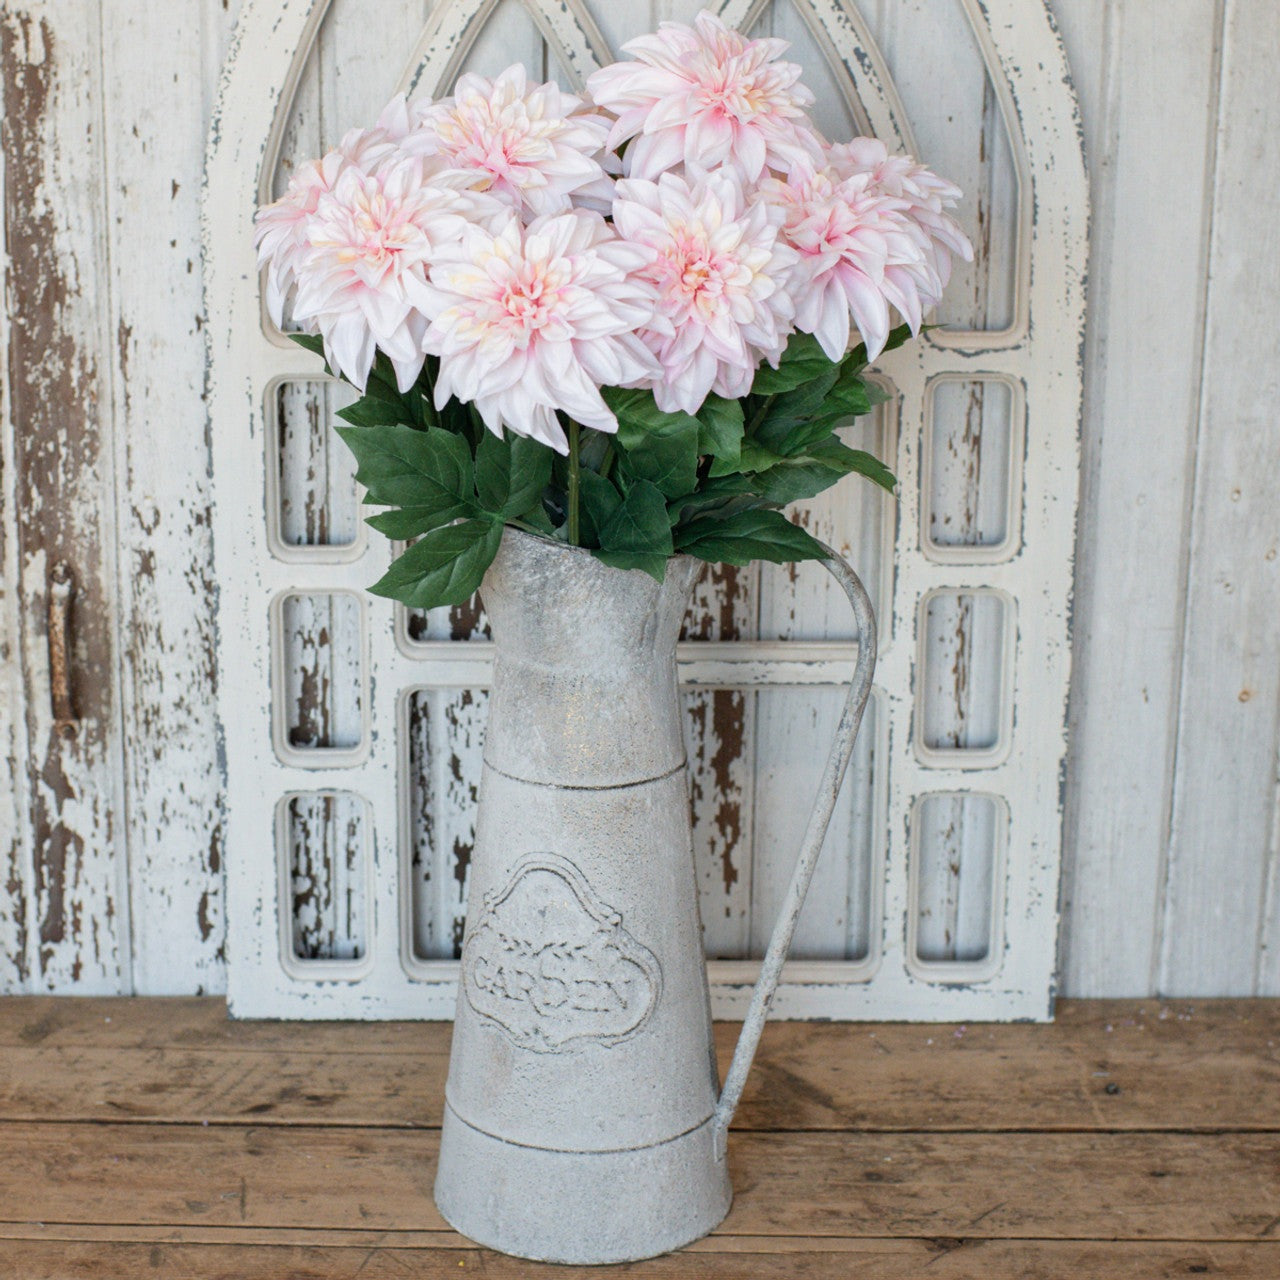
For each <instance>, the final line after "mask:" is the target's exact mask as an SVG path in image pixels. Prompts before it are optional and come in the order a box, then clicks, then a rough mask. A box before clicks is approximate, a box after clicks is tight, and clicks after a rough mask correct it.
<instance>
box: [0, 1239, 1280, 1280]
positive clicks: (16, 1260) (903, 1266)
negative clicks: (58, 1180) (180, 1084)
mask: <svg viewBox="0 0 1280 1280" xmlns="http://www.w3.org/2000/svg"><path fill="white" fill-rule="evenodd" d="M122 1234H123V1233H122ZM129 1234H131V1235H139V1236H141V1235H142V1233H141V1232H140V1231H138V1230H136V1229H135V1230H134V1231H132V1232H130V1233H129ZM171 1234H172V1233H168V1232H166V1233H165V1234H164V1238H160V1237H159V1235H157V1237H156V1238H153V1239H150V1240H148V1239H146V1238H145V1237H143V1238H142V1239H112V1240H75V1239H65V1240H60V1239H44V1240H11V1239H7V1240H5V1242H4V1252H3V1254H2V1255H0V1280H100V1278H101V1277H102V1276H104V1275H112V1276H114V1275H141V1274H148V1273H158V1274H164V1275H181V1276H183V1277H184V1280H349V1278H350V1277H351V1276H354V1275H356V1274H357V1273H358V1274H359V1275H360V1276H361V1278H362V1280H415V1278H417V1277H421V1280H438V1277H440V1276H443V1275H458V1276H463V1277H466V1276H470V1275H475V1274H480V1275H483V1276H485V1277H486V1278H487V1280H526V1277H527V1278H528V1280H534V1278H538V1280H586V1278H587V1277H599V1276H601V1275H602V1274H603V1271H602V1269H601V1268H596V1267H561V1266H554V1267H553V1266H545V1265H542V1264H539V1263H531V1262H525V1261H522V1260H520V1259H516V1258H504V1257H502V1256H500V1255H498V1254H493V1253H488V1252H485V1251H481V1250H478V1249H476V1248H474V1246H470V1245H469V1244H467V1243H466V1242H460V1243H459V1244H457V1245H443V1244H418V1245H407V1244H404V1243H401V1242H400V1241H399V1239H397V1240H396V1241H395V1242H389V1241H388V1240H387V1238H386V1237H385V1236H383V1235H380V1234H370V1235H369V1236H368V1237H367V1238H366V1239H364V1240H361V1241H359V1242H356V1241H354V1240H353V1241H352V1242H351V1243H334V1244H322V1245H317V1244H274V1243H270V1242H256V1241H255V1242H253V1243H244V1244H239V1243H215V1244H192V1243H187V1242H183V1241H175V1240H173V1239H172V1238H171ZM344 1234H352V1235H356V1234H357V1233H344ZM767 1245H774V1246H775V1247H773V1248H769V1247H767ZM767 1245H766V1247H765V1248H761V1247H760V1242H759V1241H757V1240H755V1239H752V1238H746V1239H741V1240H739V1239H737V1238H735V1237H732V1236H718V1237H714V1238H713V1239H712V1240H710V1241H707V1242H705V1245H704V1246H703V1247H701V1248H698V1249H696V1250H690V1251H684V1252H682V1253H678V1254H670V1255H668V1256H666V1257H663V1258H653V1259H651V1260H650V1261H647V1262H640V1263H633V1264H631V1265H630V1266H622V1267H611V1268H609V1270H608V1274H609V1275H625V1276H637V1277H642V1278H643V1280H743V1277H746V1276H750V1277H752V1278H753V1280H847V1278H848V1277H849V1276H850V1275H858V1276H863V1277H866V1278H867V1280H919V1277H920V1276H921V1275H925V1274H927V1275H928V1276H929V1277H930V1280H975V1277H981V1278H982V1280H1014V1278H1015V1277H1016V1280H1062V1277H1063V1276H1071V1277H1072V1280H1115V1277H1117V1276H1124V1277H1125V1280H1184V1278H1185V1277H1189V1276H1208V1277H1210V1280H1273V1277H1274V1276H1275V1274H1276V1269H1277V1268H1278V1267H1280V1245H1276V1244H1274V1243H1270V1242H1267V1243H1255V1244H1221V1243H1214V1244H1211V1245H1188V1244H1184V1243H1172V1242H1167V1241H1158V1242H1144V1243H1142V1244H1134V1243H1130V1242H1124V1241H1109V1242H1094V1241H1076V1240H1071V1241H1057V1240H1018V1241H1002V1240H957V1239H936V1240H883V1239H882V1240H857V1241H839V1242H835V1243H834V1244H830V1243H828V1242H826V1241H807V1240H797V1241H787V1242H772V1241H770V1242H767ZM708 1246H709V1247H708ZM711 1248H714V1249H716V1250H717V1252H711V1251H710V1249H711ZM720 1250H723V1252H720ZM925 1268H928V1270H927V1272H926V1271H925Z"/></svg>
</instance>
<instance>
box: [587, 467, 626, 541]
mask: <svg viewBox="0 0 1280 1280" xmlns="http://www.w3.org/2000/svg"><path fill="white" fill-rule="evenodd" d="M620 506H622V494H620V493H619V492H618V490H617V489H616V488H615V486H614V484H613V481H612V480H606V479H605V478H604V476H602V475H600V474H598V473H597V472H595V471H583V472H581V473H580V474H579V476H578V520H579V523H580V525H581V528H580V529H579V534H580V536H581V538H582V542H583V545H584V546H589V545H590V544H591V543H593V542H599V541H600V530H601V529H602V528H603V527H604V526H605V525H606V524H608V523H609V520H610V519H611V518H612V516H613V515H614V513H615V512H616V511H617V510H618V508H619V507H620Z"/></svg>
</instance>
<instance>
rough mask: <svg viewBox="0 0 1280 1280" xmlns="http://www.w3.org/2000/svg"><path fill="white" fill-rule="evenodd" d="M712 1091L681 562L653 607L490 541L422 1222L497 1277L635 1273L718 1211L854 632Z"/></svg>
mask: <svg viewBox="0 0 1280 1280" xmlns="http://www.w3.org/2000/svg"><path fill="white" fill-rule="evenodd" d="M826 565H827V568H828V569H829V570H830V571H831V572H832V573H833V574H834V575H835V576H836V578H837V579H838V580H839V581H840V583H841V585H842V586H843V587H844V589H845V591H846V592H847V593H848V596H849V599H850V600H851V602H852V604H853V607H854V612H855V614H856V615H857V620H858V634H859V637H860V644H859V649H858V661H857V666H856V669H855V672H854V678H853V683H852V686H851V688H850V691H849V697H848V701H847V703H846V706H845V711H844V715H843V717H842V719H841V722H840V727H839V730H838V732H837V738H836V743H835V746H834V747H833V749H832V753H831V756H830V758H829V759H828V761H827V765H826V771H825V773H824V775H823V778H822V782H821V786H820V790H819V793H818V800H817V803H816V805H815V807H814V811H813V814H812V815H811V817H810V820H809V825H808V828H807V831H806V834H805V838H804V843H803V846H802V849H801V853H800V857H799V860H798V863H797V866H796V870H795V873H794V875H793V878H792V881H791V884H790V887H789V889H788V893H787V897H786V900H785V903H784V906H783V909H782V914H781V916H780V918H779V921H778V924H777V925H776V927H775V930H774V934H773V937H772V939H771V941H770V945H769V949H768V952H767V953H766V956H765V959H764V962H763V965H762V967H761V972H760V977H759V980H758V982H757V984H756V988H755V992H754V995H753V999H752V1002H751V1005H750V1008H749V1011H748V1014H747V1017H746V1020H745V1022H744V1024H743V1029H742V1032H741V1035H740V1037H739V1040H738V1045H737V1048H736V1050H735V1052H734V1056H733V1061H732V1063H731V1065H730V1068H729V1072H728V1076H727V1078H726V1081H725V1085H724V1088H723V1090H721V1089H720V1088H719V1077H718V1073H717V1068H716V1058H715V1046H714V1043H713V1041H712V1028H711V1004H710V997H709V993H708V987H707V976H706V966H705V961H704V958H703V946H702V927H701V922H700V920H699V916H698V894H697V885H696V880H695V875H694V865H693V853H692V835H691V828H690V816H689V785H688V776H687V770H686V764H685V747H684V738H683V734H682V729H681V713H680V701H679V690H678V686H677V678H676V660H675V652H676V640H677V638H678V636H679V633H680V627H681V623H682V621H683V619H684V615H685V612H686V610H687V608H688V605H689V598H690V594H691V592H692V589H693V585H694V583H695V582H696V580H697V578H698V576H699V574H700V573H701V571H702V569H703V565H702V563H701V562H700V561H697V560H693V559H690V558H688V557H676V558H674V559H672V560H671V561H669V562H668V565H667V572H666V578H665V581H664V582H663V583H662V584H661V585H659V584H658V583H657V582H655V581H654V580H653V579H652V578H651V577H649V576H648V575H647V574H644V573H641V572H638V571H621V570H617V569H612V568H609V567H608V566H606V565H603V564H601V563H600V562H599V561H598V560H596V559H595V558H594V557H593V556H592V555H590V553H589V552H586V551H582V550H579V549H576V548H570V547H566V546H564V545H562V544H558V543H553V542H550V541H548V540H546V539H542V538H538V537H534V536H531V535H528V534H523V533H520V532H518V531H516V530H513V529H510V528H508V529H507V530H506V531H505V533H504V535H503V540H502V547H501V550H500V551H499V554H498V557H497V559H496V560H495V561H494V563H493V565H492V567H491V568H490V570H489V572H488V574H487V576H486V577H485V580H484V585H483V587H482V588H481V592H482V596H483V599H484V604H485V608H486V610H487V611H488V614H489V619H490V621H491V623H492V627H493V634H494V638H495V641H496V645H497V658H496V662H495V666H494V678H493V691H492V696H491V699H490V704H489V725H488V730H487V734H486V738H485V751H484V773H483V777H482V781H481V785H480V806H479V816H478V820H477V830H476V844H475V850H474V853H473V855H472V863H471V885H470V891H469V892H470V899H469V906H468V911H467V927H466V933H465V937H464V944H463V948H462V965H461V980H460V982H459V988H458V1007H457V1016H456V1020H455V1022H454V1032H453V1048H452V1054H451V1057H450V1062H449V1078H448V1084H447V1086H446V1090H445V1095H446V1105H445V1116H444V1129H443V1133H442V1135H441V1145H440V1165H439V1172H438V1175H437V1178H436V1184H435V1199H436V1204H437V1205H438V1207H439V1209H440V1212H441V1213H442V1214H443V1215H444V1217H445V1218H446V1219H447V1220H448V1221H449V1223H450V1224H451V1225H452V1226H454V1227H455V1228H456V1229H457V1230H458V1231H460V1232H462V1233H463V1234H464V1235H467V1236H470V1237H471V1238H472V1239H473V1240H476V1241H478V1242H480V1243H481V1244H485V1245H488V1246H490V1247H492V1248H494V1249H499V1250H502V1251H503V1252H505V1253H511V1254H516V1255H518V1256H520V1257H526V1258H535V1259H539V1260H544V1261H551V1262H566V1263H579V1264H593V1263H609V1262H623V1261H629V1260H633V1259H638V1258H645V1257H651V1256H653V1255H655V1254H659V1253H664V1252H666V1251H668V1250H670V1249H674V1248H677V1247H679V1246H680V1245H683V1244H687V1243H689V1242H690V1241H692V1240H696V1239H698V1238H699V1237H700V1236H702V1235H705V1234H706V1233H707V1232H708V1231H710V1230H711V1229H712V1228H713V1227H715V1226H716V1225H717V1224H718V1223H719V1222H720V1221H721V1220H722V1219H723V1218H724V1216H725V1214H726V1213H727V1212H728V1210H729V1205H730V1202H731V1200H732V1190H731V1187H730V1183H729V1173H728V1167H727V1163H726V1160H725V1148H726V1136H727V1130H728V1127H729V1122H730V1120H731V1119H732V1117H733V1113H734V1110H735V1108H736V1106H737V1103H738V1099H739V1097H740V1096H741V1092H742V1086H743V1082H744V1080H745V1078H746V1075H747V1072H748V1070H749V1068H750V1065H751V1060H752V1057H753V1056H754V1053H755V1049H756V1045H757V1044H758V1042H759V1038H760V1032H761V1030H762V1028H763V1025H764V1020H765V1017H766V1015H767V1013H768V1008H769V1003H770V1001H771V999H772V997H773V994H774V991H775V989H776V987H777V982H778V978H779V975H780V973H781V970H782V963H783V960H784V959H785V957H786V953H787V949H788V948H789V946H790V943H791V937H792V934H793V932H794V929H795V924H796V920H797V918H798V916H799V913H800V907H801V905H802V903H803V901H804V895H805V891H806V890H807V888H808V885H809V881H810V878H811V877H812V873H813V868H814V864H815V862H816V860H817V856H818V851H819V849H820V848H821V845H822V839H823V836H824V834H825V833H826V829H827V824H828V822H829V821H830V818H831V813H832V809H833V808H834V805H835V800H836V795H837V792H838V791H839V788H840V783H841V779H842V778H843V776H844V772H845V769H846V767H847V765H848V763H849V758H850V756H851V755H852V752H853V745H854V740H855V738H856V736H857V731H858V725H859V722H860V721H861V718H862V711H863V708H864V707H865V705H866V701H867V695H868V693H869V691H870V687H871V676H872V671H873V668H874V665H875V651H876V632H875V619H874V616H873V613H872V610H871V605H870V601H869V600H868V599H867V595H866V592H865V591H864V590H863V588H862V584H861V583H860V582H859V581H858V579H857V577H856V575H855V574H854V573H853V571H852V569H850V568H849V567H848V565H846V564H845V563H844V562H843V561H842V560H840V559H839V558H838V557H836V556H835V554H834V553H832V555H831V559H830V560H828V561H827V562H826Z"/></svg>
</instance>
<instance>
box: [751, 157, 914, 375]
mask: <svg viewBox="0 0 1280 1280" xmlns="http://www.w3.org/2000/svg"><path fill="white" fill-rule="evenodd" d="M761 193H762V195H763V197H764V199H765V200H767V201H768V202H769V204H770V205H772V206H773V207H774V208H776V209H778V210H779V211H780V213H781V216H782V234H783V237H784V238H785V240H786V242H787V243H788V244H789V245H790V246H791V247H792V248H793V249H794V250H795V252H796V253H797V255H798V256H799V266H798V267H797V269H796V272H795V277H794V283H793V285H792V293H793V294H794V296H795V299H796V317H795V323H796V328H797V329H801V330H803V331H804V332H805V333H811V334H813V336H814V337H815V338H817V339H818V342H819V343H820V344H821V346H822V349H823V351H825V352H826V354H827V355H828V357H830V359H832V360H839V359H841V358H842V357H843V356H844V354H845V351H846V350H847V349H848V347H849V331H850V330H849V321H850V318H851V317H852V320H853V323H854V324H856V325H857V327H858V331H859V333H861V335H862V340H863V341H864V342H865V343H866V345H867V353H868V355H869V356H870V357H871V359H873V360H874V359H875V357H876V356H878V355H879V354H880V352H881V351H882V350H883V349H884V344H885V341H886V340H887V339H888V336H889V306H888V302H887V301H886V299H885V293H884V281H885V274H886V271H887V270H888V269H889V267H890V266H891V265H898V264H919V263H920V262H921V260H922V259H921V252H920V247H919V245H918V244H917V242H916V240H915V239H914V238H913V237H912V236H911V234H910V233H909V232H908V231H907V230H906V228H905V227H904V226H903V223H902V219H901V218H900V217H899V216H898V211H899V209H900V206H901V202H900V201H894V200H891V199H889V198H888V197H887V196H885V195H882V194H880V193H879V192H877V191H876V190H875V189H874V187H873V186H872V183H871V179H870V178H869V177H868V176H867V175H866V174H861V175H858V176H855V177H849V178H845V179H843V180H841V179H840V178H839V176H838V175H837V174H836V173H835V172H834V171H833V170H831V169H816V170H815V169H814V168H813V167H812V166H811V165H808V164H803V165H798V166H797V167H796V168H794V169H792V171H791V174H790V176H789V177H788V178H787V180H786V182H781V181H779V180H777V179H766V181H765V182H763V183H762V184H761Z"/></svg>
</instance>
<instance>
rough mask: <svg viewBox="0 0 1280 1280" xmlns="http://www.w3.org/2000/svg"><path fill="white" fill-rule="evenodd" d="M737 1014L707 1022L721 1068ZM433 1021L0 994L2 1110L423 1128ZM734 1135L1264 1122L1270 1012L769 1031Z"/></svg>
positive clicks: (429, 1114)
mask: <svg viewBox="0 0 1280 1280" xmlns="http://www.w3.org/2000/svg"><path fill="white" fill-rule="evenodd" d="M737 1030H738V1028H737V1024H734V1023H720V1024H717V1026H716V1040H717V1049H718V1053H719V1058H720V1062H721V1064H725V1063H727V1062H728V1060H729V1056H730V1054H731V1052H732V1048H733V1042H734V1040H735V1038H736V1036H737ZM448 1049H449V1028H448V1027H447V1026H443V1025H440V1024H428V1025H423V1024H419V1023H398V1022H391V1023H386V1024H385V1025H382V1026H380V1027H379V1028H378V1031H377V1034H376V1035H371V1034H370V1033H369V1031H368V1029H367V1028H362V1027H359V1026H352V1025H350V1024H341V1023H318V1024H315V1025H311V1026H308V1027H306V1028H305V1029H302V1028H298V1027H296V1026H290V1025H288V1024H279V1023H247V1022H236V1023H229V1022H227V1021H226V1017H225V1007H224V1005H223V1004H222V1002H221V1001H218V1000H165V1001H158V1000H148V1001H141V1002H140V1001H125V1000H119V1001H116V1000H113V1001H102V1002H93V1003H85V1002H79V1001H71V1002H69V1001H64V1000H54V999H44V1000H26V1001H22V1002H15V1001H9V1002H0V1062H2V1063H3V1067H2V1068H0V1122H4V1121H11V1120H13V1121H27V1122H36V1121H39V1120H41V1119H43V1118H45V1117H48V1116H55V1117H57V1118H58V1119H59V1120H62V1121H79V1122H89V1123H92V1122H97V1121H103V1120H111V1121H116V1122H124V1121H137V1122H144V1123H151V1122H163V1123H190V1124H210V1125H220V1124H232V1125H234V1124H243V1123H253V1124H255V1125H263V1126H268V1125H290V1124H298V1123H304V1124H313V1125H325V1124H334V1125H344V1126H364V1127H391V1128H417V1127H423V1128H434V1127H436V1126H438V1125H439V1124H440V1117H441V1112H440V1108H441V1100H442V1098H443V1093H444V1078H445V1072H446V1069H447V1066H448ZM736 1124H737V1128H738V1129H739V1130H744V1131H746V1130H750V1131H771V1130H778V1129H785V1130H826V1131H857V1132H863V1133H870V1132H895V1131H904V1130H919V1129H929V1130H931V1131H935V1132H945V1131H1007V1130H1011V1129H1018V1130H1027V1131H1042V1132H1043V1131H1053V1130H1073V1131H1081V1132H1087V1131H1093V1130H1099V1129H1101V1130H1106V1131H1111V1132H1125V1131H1137V1130H1149V1131H1177V1132H1190V1131H1204V1132H1225V1131H1228V1130H1233V1131H1240V1132H1269V1131H1272V1130H1277V1129H1280V1007H1278V1006H1277V1005H1275V1004H1272V1003H1269V1002H1265V1001H1229V1002H1221V1003H1209V1004H1199V1005H1194V1006H1192V1005H1178V1004H1168V1005H1157V1004H1155V1003H1149V1004H1138V1003H1133V1002H1105V1003H1094V1002H1088V1003H1083V1002H1064V1003H1063V1004H1062V1005H1061V1006H1060V1009H1059V1014H1058V1018H1057V1021H1056V1022H1055V1023H1054V1024H1053V1025H1052V1026H1050V1027H1034V1026H1029V1025H1026V1024H1017V1025H1013V1026H950V1025H946V1024H944V1025H941V1026H911V1025H906V1024H889V1025H884V1024H880V1025H876V1024H871V1025H863V1026H857V1027H845V1028H840V1029H834V1028H832V1027H829V1026H823V1025H821V1024H813V1025H810V1024H792V1025H789V1026H788V1025H781V1024H775V1025H771V1026H769V1027H767V1028H766V1030H765V1036H764V1041H763V1044H762V1048H761V1056H760V1060H759V1062H758V1064H757V1066H756V1068H755V1070H754V1071H753V1073H752V1076H751V1077H750V1079H749V1081H748V1085H747V1092H746V1096H745V1097H744V1099H743V1104H742V1108H741V1110H740V1112H739V1115H738V1119H737V1122H736Z"/></svg>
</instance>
